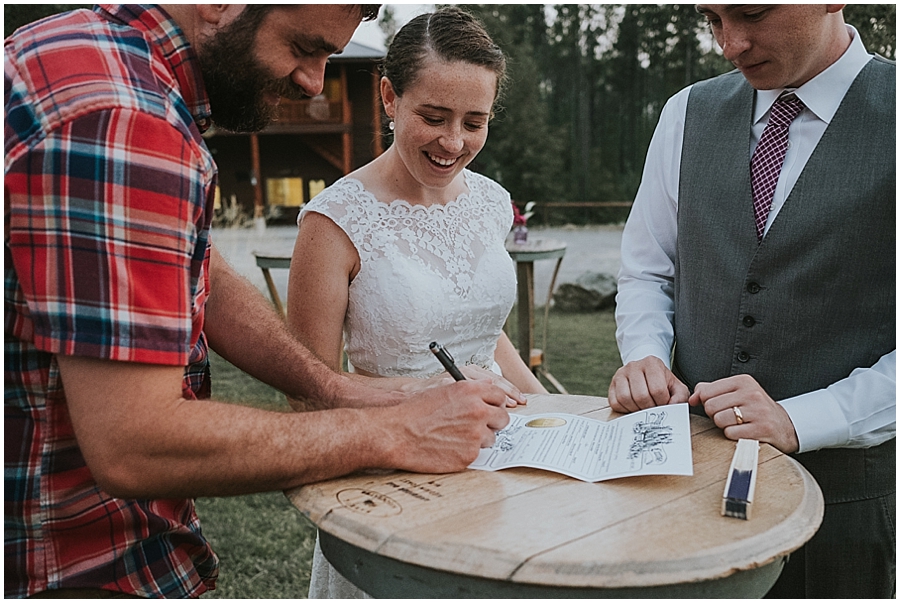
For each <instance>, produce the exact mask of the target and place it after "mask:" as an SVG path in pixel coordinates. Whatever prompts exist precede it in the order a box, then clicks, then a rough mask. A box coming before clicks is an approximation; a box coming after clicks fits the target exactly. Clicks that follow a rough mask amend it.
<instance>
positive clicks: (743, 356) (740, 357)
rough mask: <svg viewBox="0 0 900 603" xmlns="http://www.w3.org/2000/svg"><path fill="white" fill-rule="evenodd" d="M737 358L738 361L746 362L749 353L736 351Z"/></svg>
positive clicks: (748, 358)
mask: <svg viewBox="0 0 900 603" xmlns="http://www.w3.org/2000/svg"><path fill="white" fill-rule="evenodd" d="M737 359H738V362H747V361H748V360H750V354H748V353H747V352H738V355H737Z"/></svg>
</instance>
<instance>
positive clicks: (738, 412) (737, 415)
mask: <svg viewBox="0 0 900 603" xmlns="http://www.w3.org/2000/svg"><path fill="white" fill-rule="evenodd" d="M731 412H733V413H734V420H735V421H737V424H738V425H740V424H742V423H743V422H744V415H743V414H741V409H740V408H738V407H737V406H732V407H731Z"/></svg>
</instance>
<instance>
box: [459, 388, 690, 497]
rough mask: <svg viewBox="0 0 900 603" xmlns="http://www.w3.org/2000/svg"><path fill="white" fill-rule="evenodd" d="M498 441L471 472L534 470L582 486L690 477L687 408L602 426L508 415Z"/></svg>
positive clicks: (574, 418)
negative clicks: (628, 479) (642, 477)
mask: <svg viewBox="0 0 900 603" xmlns="http://www.w3.org/2000/svg"><path fill="white" fill-rule="evenodd" d="M509 418H510V422H509V425H507V426H506V428H504V429H502V430H501V431H498V432H497V441H496V442H495V443H494V445H493V446H492V447H490V448H484V449H483V450H482V451H481V453H480V454H479V455H478V458H477V459H475V461H474V462H473V463H472V464H471V465H469V468H470V469H481V470H484V471H497V470H498V469H506V468H508V467H534V468H536V469H547V470H549V471H555V472H557V473H562V474H563V475H568V476H570V477H574V478H577V479H580V480H583V481H586V482H599V481H602V480H607V479H613V478H617V477H627V476H632V475H693V474H694V467H693V461H692V457H691V425H690V419H689V417H688V405H687V404H673V405H671V406H659V407H656V408H652V409H650V410H643V411H640V412H635V413H631V414H628V415H625V416H622V417H619V418H617V419H614V420H612V421H608V422H604V421H598V420H596V419H589V418H587V417H581V416H578V415H570V414H564V413H544V414H539V415H517V414H514V413H510V415H509Z"/></svg>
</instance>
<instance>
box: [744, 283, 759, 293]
mask: <svg viewBox="0 0 900 603" xmlns="http://www.w3.org/2000/svg"><path fill="white" fill-rule="evenodd" d="M760 289H761V287H760V286H759V283H747V291H749V292H750V293H753V294H754V295H755V294H757V293H759V290H760Z"/></svg>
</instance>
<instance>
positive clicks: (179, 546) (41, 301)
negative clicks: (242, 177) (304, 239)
mask: <svg viewBox="0 0 900 603" xmlns="http://www.w3.org/2000/svg"><path fill="white" fill-rule="evenodd" d="M4 71H5V80H4V93H5V105H6V120H5V146H6V158H5V183H4V196H5V201H6V215H5V226H6V233H5V265H4V272H5V309H4V318H5V338H4V348H5V350H4V351H5V355H4V362H5V396H4V408H5V417H4V431H5V446H6V448H5V458H4V461H5V478H6V479H5V493H6V506H5V530H4V535H5V552H6V563H5V568H4V569H5V575H6V578H5V589H4V592H5V595H6V596H7V597H10V596H26V595H31V594H34V593H35V592H38V591H42V590H47V589H56V588H78V587H85V588H104V589H108V590H113V591H121V592H124V593H131V594H136V595H142V596H146V597H161V596H164V597H184V596H198V595H200V594H201V593H203V592H204V591H206V590H207V589H208V588H212V587H214V584H215V578H216V576H217V574H218V560H217V559H216V556H215V555H214V554H213V552H212V550H211V548H210V547H209V544H208V543H207V542H206V540H205V539H204V538H203V537H202V535H201V533H200V526H199V522H198V520H197V516H196V514H195V513H194V505H193V501H190V500H123V499H118V498H113V497H110V496H109V495H108V494H106V493H105V492H103V491H102V490H101V489H100V488H99V487H98V486H97V484H96V482H95V481H94V479H93V477H92V475H91V473H90V471H89V470H88V468H87V466H86V465H85V462H84V458H83V457H82V455H81V451H80V450H79V447H78V443H77V441H76V439H75V436H74V433H73V429H72V424H71V422H70V420H69V416H68V411H67V406H66V395H65V390H64V387H63V384H62V383H61V382H60V378H59V369H58V365H57V363H56V356H55V355H56V354H66V355H76V356H87V357H93V358H102V359H109V360H120V361H127V362H141V363H153V364H163V365H179V366H185V367H186V370H185V380H184V387H183V390H184V396H185V397H187V398H194V397H202V396H204V395H208V386H209V371H208V362H207V348H206V341H205V338H204V336H203V333H202V327H203V316H204V306H205V303H206V299H207V285H208V283H207V278H208V276H207V275H208V262H209V255H208V239H209V225H210V218H211V213H212V199H213V193H214V189H215V180H216V167H215V164H214V162H213V160H212V157H211V155H210V153H209V152H208V150H207V148H206V146H205V144H204V143H203V140H202V138H201V136H200V134H201V129H203V128H205V127H207V124H208V123H209V104H208V101H207V98H206V93H205V89H204V87H203V83H202V81H201V79H200V75H199V71H198V66H197V61H196V58H195V55H194V53H193V51H192V50H191V48H190V46H189V44H188V42H187V40H186V39H185V37H184V35H183V33H182V32H181V31H180V29H179V28H178V26H177V25H176V24H175V23H174V22H173V21H172V20H171V19H170V18H169V17H168V15H167V14H166V13H165V12H163V11H162V10H161V9H159V8H152V7H151V8H146V7H138V6H134V5H131V6H128V5H115V6H113V5H109V6H101V7H97V8H96V9H95V11H94V12H91V11H86V10H80V11H75V12H72V13H67V14H64V15H61V16H57V17H53V18H50V19H46V20H43V21H40V22H38V23H35V24H32V25H30V26H27V27H25V28H22V29H20V30H19V31H17V32H16V33H15V34H13V35H12V36H11V37H10V38H8V39H7V40H6V41H5V44H4ZM97 385H98V387H103V384H102V383H98V384H97ZM114 428H115V426H113V425H111V426H110V429H114Z"/></svg>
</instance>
